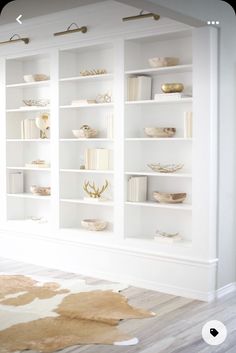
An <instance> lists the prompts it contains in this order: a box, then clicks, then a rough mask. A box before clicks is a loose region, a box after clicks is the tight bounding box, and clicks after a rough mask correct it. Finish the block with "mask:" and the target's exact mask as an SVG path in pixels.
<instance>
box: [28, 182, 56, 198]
mask: <svg viewBox="0 0 236 353" xmlns="http://www.w3.org/2000/svg"><path fill="white" fill-rule="evenodd" d="M30 191H31V192H32V194H34V195H39V196H50V195H51V188H50V186H37V185H32V186H31V187H30Z"/></svg>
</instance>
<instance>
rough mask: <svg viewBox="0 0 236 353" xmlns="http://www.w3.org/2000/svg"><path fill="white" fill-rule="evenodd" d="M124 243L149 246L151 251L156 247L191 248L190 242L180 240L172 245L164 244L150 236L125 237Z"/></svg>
mask: <svg viewBox="0 0 236 353" xmlns="http://www.w3.org/2000/svg"><path fill="white" fill-rule="evenodd" d="M125 241H126V242H127V243H131V244H133V245H137V244H140V245H141V244H142V245H146V246H150V247H151V249H153V246H157V247H158V248H160V247H161V248H164V247H176V246H177V247H187V248H190V247H191V246H192V242H191V241H189V240H184V239H183V240H181V241H176V242H173V243H165V242H163V243H162V242H159V241H157V240H155V239H154V238H151V237H150V236H149V237H147V238H145V237H142V238H141V237H126V238H125Z"/></svg>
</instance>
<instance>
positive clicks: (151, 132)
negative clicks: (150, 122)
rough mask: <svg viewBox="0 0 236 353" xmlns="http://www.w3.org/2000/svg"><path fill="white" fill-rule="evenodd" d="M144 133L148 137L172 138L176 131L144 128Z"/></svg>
mask: <svg viewBox="0 0 236 353" xmlns="http://www.w3.org/2000/svg"><path fill="white" fill-rule="evenodd" d="M144 132H145V134H146V135H147V136H148V137H172V136H174V134H175V133H176V129H175V128H174V127H145V128H144Z"/></svg>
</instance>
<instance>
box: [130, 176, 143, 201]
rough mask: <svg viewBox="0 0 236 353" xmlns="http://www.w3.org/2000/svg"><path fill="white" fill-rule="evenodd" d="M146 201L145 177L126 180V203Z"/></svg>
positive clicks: (133, 177)
mask: <svg viewBox="0 0 236 353" xmlns="http://www.w3.org/2000/svg"><path fill="white" fill-rule="evenodd" d="M146 200H147V177H146V176H132V177H130V178H129V180H128V201H129V202H145V201H146Z"/></svg>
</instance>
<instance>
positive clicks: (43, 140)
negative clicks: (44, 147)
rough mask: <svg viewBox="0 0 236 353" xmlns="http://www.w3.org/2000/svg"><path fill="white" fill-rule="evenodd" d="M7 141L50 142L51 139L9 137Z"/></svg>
mask: <svg viewBox="0 0 236 353" xmlns="http://www.w3.org/2000/svg"><path fill="white" fill-rule="evenodd" d="M6 141H7V142H40V143H41V142H43V143H46V142H50V139H7V140H6Z"/></svg>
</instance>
